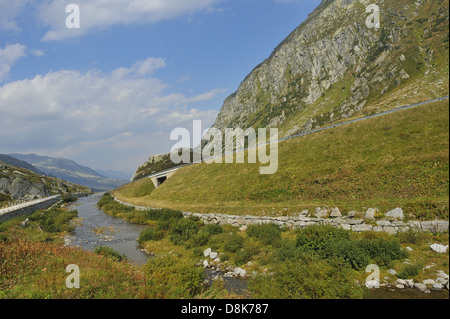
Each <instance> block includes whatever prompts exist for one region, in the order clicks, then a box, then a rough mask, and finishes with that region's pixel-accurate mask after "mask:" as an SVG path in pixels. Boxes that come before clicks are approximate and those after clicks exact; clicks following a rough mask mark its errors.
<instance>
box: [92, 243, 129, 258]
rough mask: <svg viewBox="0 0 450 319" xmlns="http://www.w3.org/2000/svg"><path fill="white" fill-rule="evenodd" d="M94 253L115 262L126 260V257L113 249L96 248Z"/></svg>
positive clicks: (105, 247)
mask: <svg viewBox="0 0 450 319" xmlns="http://www.w3.org/2000/svg"><path fill="white" fill-rule="evenodd" d="M94 253H96V254H98V255H103V256H106V257H109V258H111V259H113V260H114V261H122V260H125V259H126V258H125V255H121V254H120V253H119V252H117V251H116V250H114V249H113V248H111V247H107V246H97V247H95V249H94Z"/></svg>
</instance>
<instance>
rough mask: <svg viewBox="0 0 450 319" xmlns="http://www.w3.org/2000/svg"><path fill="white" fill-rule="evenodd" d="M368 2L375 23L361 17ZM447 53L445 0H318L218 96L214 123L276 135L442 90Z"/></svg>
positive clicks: (439, 93)
mask: <svg viewBox="0 0 450 319" xmlns="http://www.w3.org/2000/svg"><path fill="white" fill-rule="evenodd" d="M372 3H376V4H377V5H378V8H379V13H380V14H379V17H380V26H379V28H373V27H372V26H371V25H370V24H368V23H367V20H368V18H369V17H370V16H371V15H372V14H373V13H374V11H370V10H368V9H369V8H370V7H369V5H370V4H372ZM368 11H369V12H368ZM448 56H449V3H448V1H446V0H415V1H412V0H389V1H387V0H380V1H376V2H373V1H369V0H322V2H321V3H320V5H319V6H318V7H317V8H316V9H315V10H314V11H313V12H312V13H311V14H310V15H309V16H308V18H307V19H306V20H305V21H304V22H303V23H302V24H301V25H300V26H299V27H297V28H296V29H295V30H294V31H293V32H292V33H291V34H290V35H289V36H288V37H287V38H286V39H285V40H283V41H282V42H281V43H280V45H278V47H276V48H275V50H274V51H273V53H272V54H271V55H270V56H269V57H268V58H267V59H266V60H265V61H263V62H262V63H261V64H259V65H258V66H256V67H255V68H254V69H253V71H252V72H251V73H250V74H249V75H248V76H247V77H246V78H245V79H244V81H243V82H242V83H241V84H240V86H239V88H238V89H237V91H236V92H235V93H233V94H231V95H230V96H229V97H228V98H227V99H226V100H225V101H224V104H223V106H222V109H221V111H220V113H219V115H218V117H217V119H216V121H215V124H214V125H213V127H214V128H218V129H220V130H222V131H224V129H225V128H242V129H243V130H245V129H247V128H255V129H256V128H278V130H279V138H283V137H286V136H291V135H294V134H297V133H302V132H307V131H311V130H314V129H317V128H319V127H321V126H325V125H328V124H329V123H333V122H337V121H341V120H343V119H349V118H355V117H361V116H364V115H370V114H375V113H378V112H381V111H386V110H389V109H394V108H397V107H399V106H403V105H408V104H413V103H417V102H421V101H426V100H431V99H435V98H439V97H443V96H447V95H448V94H449V92H448V91H449V90H448V87H449V80H448V76H449V59H448ZM147 166H148V163H147Z"/></svg>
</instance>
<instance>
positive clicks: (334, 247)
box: [323, 240, 370, 270]
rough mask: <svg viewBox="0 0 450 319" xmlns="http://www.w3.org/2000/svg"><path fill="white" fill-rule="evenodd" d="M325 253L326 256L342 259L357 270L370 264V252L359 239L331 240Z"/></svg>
mask: <svg viewBox="0 0 450 319" xmlns="http://www.w3.org/2000/svg"><path fill="white" fill-rule="evenodd" d="M323 253H324V255H325V256H326V258H336V259H339V258H340V259H342V260H343V261H344V263H345V264H346V265H348V266H350V267H352V268H353V269H356V270H361V269H364V268H366V267H367V266H368V265H369V264H370V256H369V254H368V252H367V251H366V250H365V249H364V248H362V247H360V245H359V241H357V240H338V241H335V242H330V243H329V245H328V246H327V247H326V248H325V249H324V252H323Z"/></svg>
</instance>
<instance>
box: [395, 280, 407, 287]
mask: <svg viewBox="0 0 450 319" xmlns="http://www.w3.org/2000/svg"><path fill="white" fill-rule="evenodd" d="M397 284H399V285H403V286H406V285H408V283H407V282H406V280H403V279H397ZM408 286H409V285H408Z"/></svg>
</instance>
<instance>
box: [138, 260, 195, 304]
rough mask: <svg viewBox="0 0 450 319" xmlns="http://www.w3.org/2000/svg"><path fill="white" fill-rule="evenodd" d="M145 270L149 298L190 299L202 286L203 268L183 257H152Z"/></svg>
mask: <svg viewBox="0 0 450 319" xmlns="http://www.w3.org/2000/svg"><path fill="white" fill-rule="evenodd" d="M144 271H145V273H146V279H147V282H146V284H147V285H146V286H147V293H148V295H149V298H154V299H182V298H184V299H186V298H187V299H190V298H192V297H194V296H195V295H196V294H198V293H199V292H200V290H201V287H202V282H203V269H202V268H201V267H196V266H195V265H194V264H193V263H191V262H187V261H185V260H184V259H182V258H178V257H174V256H170V257H165V258H155V259H151V260H149V261H148V262H147V264H146V265H145V266H144Z"/></svg>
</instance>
